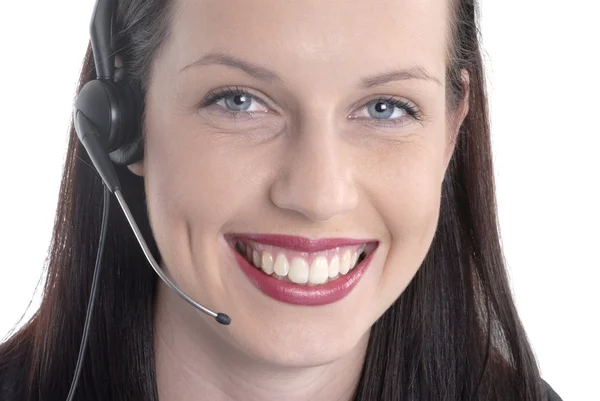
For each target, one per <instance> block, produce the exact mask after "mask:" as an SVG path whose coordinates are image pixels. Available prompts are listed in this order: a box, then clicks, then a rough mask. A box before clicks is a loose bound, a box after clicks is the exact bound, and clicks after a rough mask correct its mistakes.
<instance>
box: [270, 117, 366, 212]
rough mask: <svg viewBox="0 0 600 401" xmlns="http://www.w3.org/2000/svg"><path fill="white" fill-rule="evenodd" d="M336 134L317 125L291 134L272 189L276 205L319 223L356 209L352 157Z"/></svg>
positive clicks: (323, 124) (271, 195)
mask: <svg viewBox="0 0 600 401" xmlns="http://www.w3.org/2000/svg"><path fill="white" fill-rule="evenodd" d="M321 121H323V120H321ZM334 131H335V129H334V128H332V127H328V124H326V123H317V124H312V125H308V124H307V125H304V128H302V129H296V131H295V133H294V134H293V135H290V137H289V138H288V139H289V142H288V144H289V145H288V148H287V151H286V155H285V160H284V161H282V163H281V170H280V171H279V174H278V175H277V178H276V180H275V181H274V182H273V185H272V186H271V189H270V197H271V200H272V202H273V203H274V204H275V205H276V206H278V207H279V208H281V209H287V210H293V211H296V212H298V213H300V214H302V215H304V216H305V217H306V218H308V219H310V220H313V221H317V222H324V221H328V220H330V219H332V218H333V217H335V216H337V215H341V214H344V213H347V212H349V211H351V210H353V209H354V208H356V205H357V202H358V195H357V191H356V188H355V185H354V182H353V177H352V170H353V166H352V164H351V162H352V158H351V157H350V156H351V155H350V154H349V152H348V149H347V146H348V145H347V144H345V143H343V141H340V140H339V136H338V135H337V134H336V133H335V132H334Z"/></svg>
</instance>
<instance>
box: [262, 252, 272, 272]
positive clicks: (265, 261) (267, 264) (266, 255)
mask: <svg viewBox="0 0 600 401" xmlns="http://www.w3.org/2000/svg"><path fill="white" fill-rule="evenodd" d="M261 267H262V269H263V270H264V272H265V273H267V274H273V272H274V271H275V270H273V268H274V262H273V255H271V253H270V252H267V251H263V253H262V260H261Z"/></svg>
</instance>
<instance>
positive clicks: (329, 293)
mask: <svg viewBox="0 0 600 401" xmlns="http://www.w3.org/2000/svg"><path fill="white" fill-rule="evenodd" d="M225 239H226V240H227V243H228V244H229V248H230V250H231V252H233V255H234V257H235V260H236V261H237V264H238V266H239V267H240V268H241V270H242V271H243V272H244V274H245V275H246V277H248V279H249V280H250V282H251V283H252V284H253V285H254V286H255V287H256V288H257V289H259V290H260V291H262V292H263V293H264V294H265V295H267V296H269V297H271V298H273V299H276V300H278V301H281V302H285V303H289V304H295V305H305V306H318V305H326V304H330V303H333V302H336V301H338V300H340V299H342V298H344V297H345V296H346V295H348V294H349V293H350V292H351V291H352V289H353V288H354V287H355V286H356V284H357V283H358V282H359V280H360V279H361V278H362V277H363V275H364V273H365V271H366V270H367V267H368V266H369V264H370V262H371V260H372V259H373V254H374V253H375V250H376V249H377V247H378V242H377V241H376V240H373V239H350V238H326V239H310V238H306V237H297V236H290V235H267V234H228V235H226V236H225ZM237 239H240V240H242V241H243V240H244V239H246V240H252V241H255V242H258V243H261V244H265V245H272V246H277V247H280V248H287V249H291V250H295V251H299V252H319V251H324V250H328V249H333V248H336V247H341V246H349V245H362V244H367V247H366V248H365V253H366V257H365V258H364V259H363V260H362V261H361V262H360V263H359V264H358V265H357V266H355V267H354V268H353V269H352V270H351V271H350V272H348V273H347V274H346V275H340V276H339V277H338V278H337V279H335V280H333V281H329V282H327V283H325V284H319V285H308V284H296V283H292V282H289V281H286V280H281V279H278V278H276V277H273V276H271V275H269V274H267V273H265V272H264V271H263V270H262V269H260V268H257V267H255V266H253V265H251V264H250V263H249V262H248V261H247V260H246V258H244V257H243V256H242V255H240V254H239V253H238V252H237V251H236V250H235V243H236V241H237Z"/></svg>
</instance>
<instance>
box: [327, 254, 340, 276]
mask: <svg viewBox="0 0 600 401" xmlns="http://www.w3.org/2000/svg"><path fill="white" fill-rule="evenodd" d="M339 273H340V257H339V256H338V255H335V256H334V257H333V258H331V262H329V269H328V276H329V278H334V277H335V276H337V275H338V274H339Z"/></svg>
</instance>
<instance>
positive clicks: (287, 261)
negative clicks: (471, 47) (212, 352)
mask: <svg viewBox="0 0 600 401" xmlns="http://www.w3.org/2000/svg"><path fill="white" fill-rule="evenodd" d="M447 18H448V10H447V2H446V1H445V0H418V1H417V0H377V1H375V0H369V1H365V0H328V1H322V0H303V1H268V0H251V1H249V0H229V1H209V0H206V1H200V0H198V1H182V0H180V1H179V2H177V9H176V14H175V16H174V22H173V24H174V25H173V26H172V34H171V36H170V38H169V39H168V40H167V41H166V42H165V44H164V47H163V49H162V50H161V51H160V53H159V54H158V55H157V59H156V61H155V64H154V68H153V75H152V78H151V82H150V86H149V91H148V94H147V96H148V97H147V103H146V113H147V116H146V156H145V159H144V161H143V162H140V163H138V164H136V165H133V166H131V169H132V171H134V172H135V173H136V174H140V175H143V176H144V177H145V183H146V192H147V203H148V208H149V215H150V220H151V225H152V229H153V233H154V236H155V239H156V241H157V243H158V246H159V249H160V252H161V256H162V264H163V266H165V268H166V269H167V270H168V271H169V274H170V275H171V276H172V277H173V279H174V280H175V281H176V282H177V283H179V285H180V287H181V288H182V289H183V290H184V291H185V292H186V293H188V294H189V295H190V296H191V297H192V298H194V299H195V300H197V301H198V302H200V303H201V304H204V305H207V306H208V307H210V308H212V309H214V310H216V311H221V312H224V313H227V314H229V315H230V316H231V318H232V324H231V325H230V326H221V325H218V324H217V323H215V322H214V320H213V319H211V318H209V317H208V316H206V315H203V314H201V313H198V315H200V316H201V318H198V319H196V320H195V322H194V323H192V322H190V324H195V325H200V326H201V327H203V328H204V332H205V333H206V332H208V333H212V334H211V335H212V336H214V337H215V338H217V339H220V340H221V341H222V342H221V343H222V344H227V345H229V346H233V347H234V348H236V349H238V350H240V351H242V352H243V353H245V354H247V355H250V356H252V357H255V358H258V359H260V360H262V361H268V362H270V363H278V364H285V365H288V366H289V365H295V366H304V365H317V364H321V363H326V362H327V361H332V360H335V359H339V358H341V357H342V356H343V355H346V354H348V353H350V352H351V350H352V349H354V348H355V347H356V346H357V344H359V343H360V342H361V340H364V339H365V338H366V335H367V334H368V332H369V328H370V327H371V325H372V324H373V323H374V322H375V321H376V320H377V319H378V318H379V317H380V316H381V315H382V314H383V313H384V311H385V310H386V309H387V308H388V307H389V306H390V305H391V304H392V303H393V302H394V300H396V299H397V298H398V297H399V296H400V294H401V293H402V292H403V290H404V289H405V288H406V286H407V285H408V283H409V282H410V280H411V279H412V278H413V276H414V275H415V273H416V271H417V270H418V268H419V266H420V264H421V262H422V260H423V259H424V257H425V255H426V253H427V251H428V248H429V247H430V244H431V242H432V239H433V235H434V232H435V228H436V224H437V221H438V214H439V207H440V195H441V185H442V180H443V177H444V174H445V170H446V167H447V164H448V162H449V159H450V157H451V154H452V151H453V146H454V143H453V142H452V137H453V133H454V132H452V128H450V127H449V126H448V124H447V121H450V116H448V115H446V104H445V91H444V87H445V74H444V72H445V67H446V64H445V55H446V52H445V51H446V43H447V42H446V36H447V34H448V32H447V26H448V24H447ZM228 89H233V90H242V91H245V92H241V93H235V92H234V93H233V94H225V95H222V93H223V91H224V90H228ZM210 96H213V97H210ZM215 96H216V97H215ZM207 97H210V98H209V100H212V102H208V103H211V104H209V105H207V104H206V103H207V102H206V101H205V100H206V98H207ZM465 111H466V110H463V114H461V115H460V116H458V117H459V118H460V119H462V117H464V112H465ZM234 113H237V114H234ZM256 234H272V235H276V236H279V235H282V236H287V235H292V236H300V237H304V238H307V239H311V240H321V239H330V238H336V239H342V242H341V243H339V242H338V243H337V244H333V245H332V243H329V244H327V243H317V247H316V248H312V251H309V250H310V249H309V248H307V247H306V246H307V242H303V241H298V240H296V241H286V240H287V239H289V238H286V237H275V241H272V240H273V238H272V237H264V238H262V239H261V238H258V239H257V238H254V239H253V238H251V237H250V236H251V235H256ZM232 236H234V237H237V238H238V240H239V241H240V243H241V244H243V247H241V248H240V249H239V250H240V251H241V253H244V254H245V253H246V249H247V248H250V249H251V250H252V251H251V253H250V255H251V257H250V259H253V257H254V254H253V252H254V251H256V252H257V255H258V260H257V261H256V262H257V263H256V264H258V265H260V267H252V268H253V269H254V270H251V271H249V270H248V267H249V266H250V265H249V264H247V263H248V261H246V260H245V259H244V257H237V258H236V256H235V254H236V250H235V249H234V247H235V243H236V242H237V241H236V240H235V238H233V239H232ZM350 239H353V240H359V241H358V242H359V243H358V244H356V243H354V244H349V242H348V241H347V240H350ZM363 242H364V243H369V246H367V248H365V249H366V252H367V254H368V256H369V257H368V259H367V262H368V263H362V262H361V260H362V258H361V259H359V260H358V262H359V265H358V266H357V267H356V268H354V269H352V270H349V271H348V272H346V270H347V269H350V268H351V267H352V266H353V262H354V261H356V256H353V254H354V252H357V255H358V254H360V252H361V251H362V250H363V249H362V248H361V246H360V245H361V243H363ZM310 244H311V243H310V242H308V245H310ZM335 245H338V247H337V248H336V246H335ZM374 245H376V249H374V250H373V249H372V248H374V247H375V246H374ZM336 258H337V260H336ZM353 258H354V259H353ZM253 262H254V261H253ZM361 263H362V265H361ZM244 264H246V265H244ZM361 266H362V267H361ZM336 269H337V270H336ZM340 269H341V270H342V271H341V272H340V271H339V270H340ZM359 270H360V272H359ZM273 271H274V272H273ZM269 272H273V273H272V274H271V275H270V276H269V274H268V273H269ZM277 272H279V273H281V275H283V274H286V273H287V276H285V277H284V278H282V277H280V276H281V275H280V274H277ZM357 272H359V273H360V274H359V273H357ZM353 274H354V275H353ZM361 274H362V275H361ZM257 275H259V276H257ZM359 276H360V277H359ZM357 278H358V279H357ZM307 279H308V280H309V281H308V282H306V283H305V281H306V280H307ZM323 280H327V282H326V283H325V284H315V283H319V282H321V283H322V282H323ZM350 283H354V286H353V287H351V290H350V291H346V292H344V291H341V292H339V291H338V290H340V288H342V289H343V288H345V287H346V286H347V285H348V284H350ZM336 291H337V292H336ZM182 305H186V306H182V307H187V304H184V303H182Z"/></svg>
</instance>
